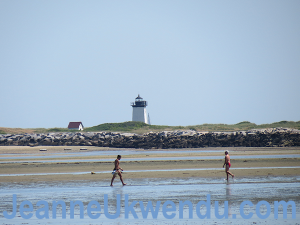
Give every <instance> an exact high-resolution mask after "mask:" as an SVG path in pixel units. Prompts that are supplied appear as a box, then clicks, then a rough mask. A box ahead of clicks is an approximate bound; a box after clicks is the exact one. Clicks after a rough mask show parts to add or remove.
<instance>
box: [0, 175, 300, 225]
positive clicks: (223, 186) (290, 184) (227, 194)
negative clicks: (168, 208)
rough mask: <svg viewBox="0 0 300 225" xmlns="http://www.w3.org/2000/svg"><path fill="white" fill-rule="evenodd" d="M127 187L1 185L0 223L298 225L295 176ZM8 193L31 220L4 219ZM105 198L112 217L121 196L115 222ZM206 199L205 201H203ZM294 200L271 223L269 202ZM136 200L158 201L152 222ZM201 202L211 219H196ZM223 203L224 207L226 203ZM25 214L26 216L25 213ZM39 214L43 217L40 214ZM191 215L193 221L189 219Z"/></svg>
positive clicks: (156, 181)
mask: <svg viewBox="0 0 300 225" xmlns="http://www.w3.org/2000/svg"><path fill="white" fill-rule="evenodd" d="M124 179H125V182H127V184H128V185H126V186H124V187H122V186H121V183H120V181H119V180H118V179H116V180H115V182H114V187H110V186H109V184H110V181H109V180H101V181H99V182H91V181H70V182H39V183H3V182H2V183H0V189H1V192H0V200H1V203H0V224H200V223H201V224H299V223H298V221H299V218H300V176H294V177H265V178H259V177H257V178H255V177H254V178H237V179H236V178H235V179H231V180H230V181H229V182H227V181H225V180H224V179H220V178H185V179H180V178H167V179H165V178H147V179H146V178H145V179H126V176H124ZM13 194H16V195H17V209H19V207H20V204H21V202H23V201H25V200H28V201H30V202H31V203H32V205H33V216H32V218H30V219H23V218H22V217H21V215H20V213H19V211H18V210H17V213H16V216H15V218H13V219H11V220H9V219H6V218H5V217H4V216H3V211H7V212H8V213H11V212H12V199H13ZM105 195H107V197H108V204H107V209H108V211H109V213H110V214H114V213H115V212H116V210H117V209H116V208H117V196H120V215H119V216H118V218H116V219H108V218H106V216H105V214H104V212H103V211H104V207H105V206H104V196H105ZM126 196H127V198H128V204H129V205H130V204H132V203H133V202H134V201H137V204H135V206H134V207H133V209H134V211H135V212H136V215H137V217H138V218H137V219H135V218H134V216H133V214H132V213H131V212H129V214H128V218H125V215H126V213H125V204H126V202H125V198H126ZM208 196H210V201H207V198H208ZM40 200H45V201H46V202H48V204H49V219H37V217H36V216H35V212H36V210H37V209H38V208H39V207H38V206H36V203H37V202H38V201H40ZM58 200H62V201H64V202H65V203H66V219H62V210H61V207H57V218H56V219H53V217H52V201H58ZM77 200H78V201H81V202H82V203H83V205H84V218H83V219H80V210H79V207H75V213H74V219H70V215H71V213H70V201H77ZM247 200H248V201H251V203H252V204H253V206H252V207H250V206H249V205H246V206H245V207H244V212H245V214H246V215H248V214H249V213H251V212H252V213H253V216H252V218H251V219H244V218H242V216H241V215H240V205H241V203H242V202H244V201H247ZM281 200H283V201H286V202H288V201H293V202H295V206H296V219H294V218H292V207H291V206H289V207H288V208H287V209H288V210H287V219H284V218H283V212H282V209H281V208H279V215H278V219H274V201H281ZM91 201H97V202H98V203H99V204H100V206H101V214H100V217H99V218H98V219H91V218H90V217H89V216H88V214H87V206H88V204H89V202H91ZM140 201H142V202H143V204H144V207H146V205H147V203H148V201H152V204H153V206H154V208H155V205H156V203H157V202H158V201H160V202H161V203H160V205H159V210H158V214H157V218H156V219H153V217H152V214H151V211H150V212H149V213H148V217H147V218H143V213H142V211H141V206H140V203H139V202H140ZM167 201H172V202H173V203H174V205H175V210H174V211H172V212H167V215H171V214H172V213H175V217H174V218H173V219H167V218H166V216H165V215H164V213H163V204H164V203H165V202H167ZM179 201H182V202H184V201H189V202H191V204H192V210H191V214H192V215H191V214H190V211H189V208H188V206H185V207H183V209H182V210H181V211H182V213H183V214H182V216H183V218H180V213H179V212H180V209H179ZM200 201H206V202H209V203H208V205H209V208H210V213H209V214H210V218H207V217H205V218H204V219H200V218H199V217H198V215H197V209H196V208H197V207H196V206H197V204H198V203H199V202H200ZM216 201H218V208H219V210H218V213H219V214H220V215H222V214H223V213H224V210H225V208H227V209H228V219H225V218H223V219H218V218H217V217H216V215H215V214H216V213H215V210H216V206H215V202H216ZM226 201H227V202H228V207H226V204H225V202H226ZM260 201H266V202H268V204H269V206H270V209H271V211H270V214H269V216H268V217H267V218H265V219H261V218H259V216H257V214H256V205H257V204H258V202H260ZM207 210H208V209H207V206H205V205H201V207H200V211H199V213H200V214H201V215H205V214H206V213H207ZM260 213H261V214H262V215H265V214H266V213H268V210H267V207H266V206H265V205H262V206H261V207H260ZM27 214H28V213H27ZM42 214H43V213H42ZM189 217H192V218H189ZM234 217H235V218H234Z"/></svg>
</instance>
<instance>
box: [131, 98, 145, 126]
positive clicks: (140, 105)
mask: <svg viewBox="0 0 300 225" xmlns="http://www.w3.org/2000/svg"><path fill="white" fill-rule="evenodd" d="M131 106H132V121H139V122H144V123H147V124H148V123H149V122H148V115H147V110H146V106H147V102H146V101H144V100H143V98H142V97H141V96H140V95H138V96H137V97H136V98H135V102H132V103H131Z"/></svg>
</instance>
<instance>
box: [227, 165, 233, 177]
mask: <svg viewBox="0 0 300 225" xmlns="http://www.w3.org/2000/svg"><path fill="white" fill-rule="evenodd" d="M225 173H226V175H227V180H228V175H231V176H232V178H234V175H233V174H232V173H230V172H229V165H226V168H225Z"/></svg>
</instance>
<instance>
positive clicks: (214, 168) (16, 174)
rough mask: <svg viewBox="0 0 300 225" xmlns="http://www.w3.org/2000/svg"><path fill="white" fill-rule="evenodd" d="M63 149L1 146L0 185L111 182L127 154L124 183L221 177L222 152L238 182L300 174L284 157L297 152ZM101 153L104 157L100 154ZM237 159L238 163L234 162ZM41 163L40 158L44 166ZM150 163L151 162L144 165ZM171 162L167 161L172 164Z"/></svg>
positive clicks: (296, 159)
mask: <svg viewBox="0 0 300 225" xmlns="http://www.w3.org/2000/svg"><path fill="white" fill-rule="evenodd" d="M65 148H66V147H65V146H51V147H50V146H39V147H27V146H0V156H1V157H0V182H39V181H50V182H51V181H61V182H63V181H71V180H78V181H79V180H90V181H97V180H103V179H110V178H111V171H112V169H113V167H114V165H113V161H114V159H115V158H116V155H118V154H121V155H122V153H125V152H126V151H128V153H127V154H125V155H123V157H122V160H121V164H120V165H121V167H122V168H123V169H124V172H123V177H124V179H138V178H172V177H173V178H176V177H178V178H189V177H225V172H224V169H223V168H222V166H223V163H224V151H225V150H229V151H230V156H231V157H232V159H231V164H232V167H231V169H230V171H231V172H232V173H234V174H235V176H236V177H251V176H253V177H254V176H295V175H299V174H300V168H297V167H299V165H300V158H299V157H289V158H288V157H285V156H287V155H297V154H300V147H290V148H201V149H171V150H170V149H169V150H165V149H161V150H153V151H151V150H142V149H138V150H137V149H129V150H128V149H115V148H100V147H87V149H86V150H84V151H82V150H80V149H82V148H83V147H80V146H76V147H71V150H70V149H69V150H64V149H65ZM40 149H47V151H40ZM131 151H132V152H131ZM102 152H105V153H106V154H101V153H102ZM110 152H111V153H110ZM149 152H150V153H149ZM131 153H132V154H131ZM133 153H134V154H133ZM273 155H277V156H279V158H268V157H267V158H255V157H258V156H273ZM280 155H282V157H280ZM20 156H24V157H26V159H20ZM208 156H214V157H216V156H217V158H216V159H205V157H208ZM235 156H239V157H240V158H238V159H234V157H235ZM40 157H42V160H43V161H42V162H41V159H40ZM62 157H63V158H62ZM149 157H150V158H151V159H150V160H148V158H149ZM169 157H171V159H170V160H169V159H168V158H169ZM182 157H189V159H180V158H182ZM202 157H203V159H202ZM243 157H245V158H243ZM177 158H178V159H177ZM193 158H195V159H193ZM84 160H88V161H84ZM91 172H94V173H95V174H92V173H91Z"/></svg>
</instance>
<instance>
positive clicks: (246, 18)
mask: <svg viewBox="0 0 300 225" xmlns="http://www.w3.org/2000/svg"><path fill="white" fill-rule="evenodd" d="M0 79H1V80H0V84H1V89H0V107H1V108H0V109H1V110H0V127H21V128H37V127H45V128H50V127H67V126H68V123H69V122H70V121H82V122H83V125H84V126H86V127H90V126H94V125H98V124H101V123H115V122H125V121H130V120H131V116H132V107H131V106H130V102H133V101H134V99H135V97H137V95H138V94H140V95H141V97H143V98H144V100H146V101H148V107H147V110H148V112H149V113H150V118H151V122H152V124H155V125H196V124H203V123H226V124H235V123H238V122H241V121H250V122H253V123H256V124H262V123H272V122H278V121H281V120H289V121H290V120H291V121H299V120H300V85H299V84H300V1H298V0H295V1H281V0H280V1H276V0H271V1H260V0H259V1H258V0H257V1H200V0H195V1H192V0H188V1H183V0H180V1H176V0H175V1H174V0H172V1H171V0H170V1H166V0H164V1H161V0H154V1H153V0H151V1H150V0H148V1H138V0H136V1H123V0H122V1H118V0H115V1H100V0H95V1H93V0H89V1H78V0H69V1H67V0H64V1H61V0H59V1H58V0H51V1H33V0H29V1H21V0H20V1H15V0H12V1H9V0H0Z"/></svg>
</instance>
